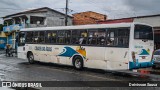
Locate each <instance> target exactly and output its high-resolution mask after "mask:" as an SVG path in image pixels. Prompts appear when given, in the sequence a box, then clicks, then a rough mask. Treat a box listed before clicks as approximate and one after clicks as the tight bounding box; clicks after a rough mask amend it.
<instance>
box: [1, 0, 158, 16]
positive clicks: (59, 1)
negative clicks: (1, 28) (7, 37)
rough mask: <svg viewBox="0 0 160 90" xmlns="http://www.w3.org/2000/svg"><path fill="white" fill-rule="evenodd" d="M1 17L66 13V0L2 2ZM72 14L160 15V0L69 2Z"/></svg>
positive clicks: (75, 0) (2, 0) (4, 0)
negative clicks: (33, 12)
mask: <svg viewBox="0 0 160 90" xmlns="http://www.w3.org/2000/svg"><path fill="white" fill-rule="evenodd" d="M0 1H1V3H0V17H3V16H5V15H8V14H13V13H16V12H20V11H24V10H29V9H34V8H40V7H50V8H52V9H56V10H58V11H61V12H64V8H65V1H66V0H0ZM69 9H71V10H70V14H73V13H78V12H83V11H95V12H99V13H102V14H106V15H107V16H108V17H109V18H110V19H115V18H124V17H132V16H139V15H153V14H160V0H69Z"/></svg>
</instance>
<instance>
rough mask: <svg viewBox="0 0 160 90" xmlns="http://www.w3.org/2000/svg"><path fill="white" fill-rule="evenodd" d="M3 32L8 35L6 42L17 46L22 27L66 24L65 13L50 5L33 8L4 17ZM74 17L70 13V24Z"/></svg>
mask: <svg viewBox="0 0 160 90" xmlns="http://www.w3.org/2000/svg"><path fill="white" fill-rule="evenodd" d="M2 18H3V20H4V25H5V26H4V27H3V32H4V33H5V35H6V37H7V39H6V40H7V42H6V44H10V45H12V47H13V48H15V47H16V36H17V35H16V34H17V32H18V31H19V30H20V29H21V28H35V27H53V26H64V25H65V14H64V13H61V12H59V11H56V10H53V9H51V8H48V7H43V8H38V9H32V10H28V11H24V12H19V13H15V14H11V15H7V16H4V17H2ZM72 19H73V18H72V17H71V16H69V15H68V23H67V24H68V25H72Z"/></svg>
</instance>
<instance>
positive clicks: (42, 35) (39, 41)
mask: <svg viewBox="0 0 160 90" xmlns="http://www.w3.org/2000/svg"><path fill="white" fill-rule="evenodd" d="M44 36H45V32H44V31H40V32H39V36H38V43H45V39H44Z"/></svg>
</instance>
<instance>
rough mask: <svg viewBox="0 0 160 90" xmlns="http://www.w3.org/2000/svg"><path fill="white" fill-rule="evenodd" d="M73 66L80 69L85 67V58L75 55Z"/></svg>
mask: <svg viewBox="0 0 160 90" xmlns="http://www.w3.org/2000/svg"><path fill="white" fill-rule="evenodd" d="M73 66H74V67H75V68H76V69H78V70H82V69H83V59H82V57H81V56H75V57H74V58H73Z"/></svg>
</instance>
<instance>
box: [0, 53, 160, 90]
mask: <svg viewBox="0 0 160 90" xmlns="http://www.w3.org/2000/svg"><path fill="white" fill-rule="evenodd" d="M0 80H1V81H159V80H160V79H159V78H151V77H146V76H136V75H126V74H119V73H111V72H105V71H103V70H93V69H84V70H82V71H78V70H75V69H74V68H73V67H69V66H62V65H55V64H49V63H40V62H37V63H36V64H29V63H28V61H27V60H22V59H18V58H16V57H6V56H5V55H4V54H0ZM38 89H44V90H45V89H48V90H53V89H55V90H61V89H63V90H64V89H65V90H82V89H83V90H84V89H85V90H90V89H92V90H103V89H104V90H106V88H104V87H103V88H102V87H99V88H95V87H90V88H89V87H78V88H75V87H67V88H65V87H54V88H38ZM107 89H108V90H110V89H111V90H112V89H113V87H107ZM121 89H123V90H124V89H127V90H128V89H132V88H130V87H128V88H118V87H117V88H116V90H121ZM135 89H137V90H140V89H141V88H134V90H135ZM142 89H145V90H147V89H148V90H151V89H154V90H158V89H159V88H155V87H152V88H148V87H147V88H144V87H143V88H142ZM27 90H30V89H27Z"/></svg>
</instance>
